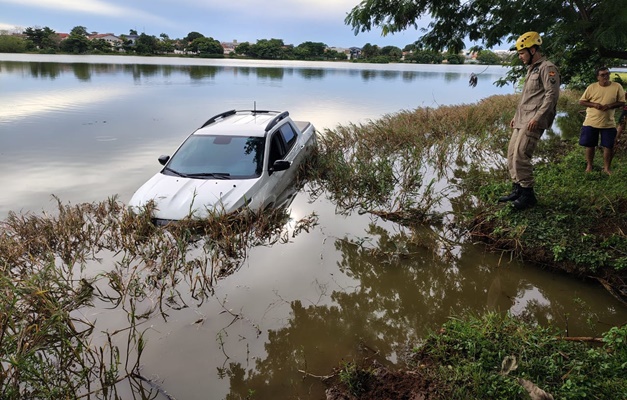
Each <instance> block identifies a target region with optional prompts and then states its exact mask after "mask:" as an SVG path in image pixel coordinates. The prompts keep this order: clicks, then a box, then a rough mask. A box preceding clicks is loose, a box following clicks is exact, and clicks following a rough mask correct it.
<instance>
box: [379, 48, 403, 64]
mask: <svg viewBox="0 0 627 400" xmlns="http://www.w3.org/2000/svg"><path fill="white" fill-rule="evenodd" d="M380 53H381V55H382V56H386V57H387V58H389V59H390V61H399V60H400V59H401V58H403V51H402V50H401V49H400V48H399V47H396V46H384V47H382V48H381V51H380Z"/></svg>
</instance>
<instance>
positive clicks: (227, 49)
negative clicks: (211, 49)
mask: <svg viewBox="0 0 627 400" xmlns="http://www.w3.org/2000/svg"><path fill="white" fill-rule="evenodd" d="M220 44H221V45H222V48H223V49H224V55H228V54H231V53H232V52H234V51H235V48H236V47H237V46H238V45H239V43H237V40H233V41H232V42H221V43H220Z"/></svg>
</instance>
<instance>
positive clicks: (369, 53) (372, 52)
mask: <svg viewBox="0 0 627 400" xmlns="http://www.w3.org/2000/svg"><path fill="white" fill-rule="evenodd" d="M378 55H379V46H377V45H376V44H374V45H373V44H370V43H366V44H365V45H364V47H362V48H361V58H365V59H368V58H374V57H376V56H378Z"/></svg>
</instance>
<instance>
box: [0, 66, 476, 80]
mask: <svg viewBox="0 0 627 400" xmlns="http://www.w3.org/2000/svg"><path fill="white" fill-rule="evenodd" d="M25 70H28V71H29V72H30V75H31V76H32V77H33V78H50V79H55V78H57V77H59V76H61V75H63V74H65V73H67V72H69V71H71V72H72V73H73V74H74V76H75V77H76V78H77V79H78V80H80V81H88V80H89V79H90V78H91V77H92V76H93V74H99V75H101V74H111V73H116V72H124V73H126V74H129V75H131V76H132V77H133V78H134V79H139V78H142V77H155V76H164V77H167V76H170V75H172V74H174V73H179V74H183V75H187V76H189V78H191V79H201V78H203V77H215V76H216V75H217V74H224V73H230V74H235V75H249V74H256V75H257V77H260V78H270V79H283V78H284V76H285V75H286V74H287V75H292V74H293V73H294V72H296V73H298V74H299V76H301V77H302V78H305V79H312V78H319V79H322V78H324V77H325V76H327V75H328V74H333V75H336V76H337V75H339V76H355V75H359V76H360V77H361V78H362V80H363V81H365V82H367V81H371V80H373V79H383V80H386V81H387V80H396V79H399V78H401V79H402V80H404V81H407V82H412V81H415V80H418V79H425V78H434V77H437V76H443V77H444V80H445V81H447V82H453V81H456V80H461V79H465V74H460V73H459V72H425V71H406V70H404V71H396V70H385V69H383V70H379V69H370V68H364V69H339V68H332V69H328V68H285V67H255V68H251V67H245V66H242V67H238V66H235V67H229V68H224V67H218V66H211V65H189V66H186V65H180V66H179V65H158V64H90V63H69V64H65V63H56V62H29V63H23V62H15V61H0V72H3V73H21V72H23V71H25Z"/></svg>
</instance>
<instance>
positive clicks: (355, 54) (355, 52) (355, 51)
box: [348, 47, 361, 60]
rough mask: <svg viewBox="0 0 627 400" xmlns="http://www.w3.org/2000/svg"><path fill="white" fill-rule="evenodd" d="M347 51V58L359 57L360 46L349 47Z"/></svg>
mask: <svg viewBox="0 0 627 400" xmlns="http://www.w3.org/2000/svg"><path fill="white" fill-rule="evenodd" d="M348 51H349V57H348V58H349V59H350V60H355V59H357V58H360V57H361V48H360V47H351V48H349V49H348Z"/></svg>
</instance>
